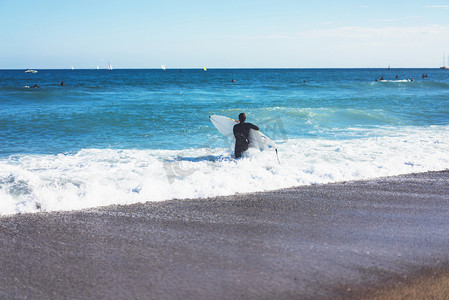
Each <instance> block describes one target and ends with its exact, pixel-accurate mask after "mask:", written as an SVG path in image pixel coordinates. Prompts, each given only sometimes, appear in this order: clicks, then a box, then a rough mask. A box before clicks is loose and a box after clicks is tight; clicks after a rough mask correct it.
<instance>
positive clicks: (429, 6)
mask: <svg viewBox="0 0 449 300" xmlns="http://www.w3.org/2000/svg"><path fill="white" fill-rule="evenodd" d="M425 7H426V8H442V9H449V5H427V6H425Z"/></svg>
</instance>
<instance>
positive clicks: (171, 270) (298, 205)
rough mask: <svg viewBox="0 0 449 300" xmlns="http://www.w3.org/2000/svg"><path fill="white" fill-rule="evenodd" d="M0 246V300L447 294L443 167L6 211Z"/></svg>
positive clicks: (448, 181) (448, 199)
mask: <svg viewBox="0 0 449 300" xmlns="http://www.w3.org/2000/svg"><path fill="white" fill-rule="evenodd" d="M0 245H1V247H0V299H5V298H6V299H8V298H12V299H16V298H31V299H36V298H40V299H48V298H51V299H62V298H70V299H97V298H103V299H326V298H332V299H338V298H354V299H360V298H363V297H367V298H369V297H371V298H376V297H377V298H376V299H385V298H392V297H391V296H392V295H395V296H394V298H400V297H402V296H401V295H404V293H405V292H404V291H399V292H398V291H396V292H398V293H399V295H397V294H394V292H395V291H394V289H395V288H398V287H399V288H402V287H405V288H407V287H415V286H418V285H419V283H420V282H425V283H424V284H423V286H429V285H430V284H434V285H436V287H435V288H431V290H432V291H434V292H436V293H437V295H439V294H438V293H442V294H441V295H446V296H447V294H445V293H447V291H448V290H449V287H448V283H449V264H448V263H449V171H443V172H429V173H423V174H412V175H405V176H398V177H390V178H382V179H377V180H370V181H362V182H346V183H337V184H327V185H313V186H306V187H298V188H292V189H284V190H278V191H273V192H265V193H254V194H241V195H235V196H229V197H216V198H208V199H196V200H173V201H165V202H157V203H154V202H153V203H151V202H150V203H145V204H137V205H130V206H110V207H104V208H96V209H89V210H84V211H76V212H56V213H38V214H26V215H16V216H6V217H0ZM445 288H446V292H445V290H444V289H445ZM435 289H437V290H435ZM438 289H441V290H438ZM421 290H422V288H421ZM432 291H430V292H432ZM382 293H383V294H382ZM388 295H390V297H388ZM424 295H428V292H426V291H424ZM437 297H438V296H437Z"/></svg>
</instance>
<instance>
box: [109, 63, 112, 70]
mask: <svg viewBox="0 0 449 300" xmlns="http://www.w3.org/2000/svg"><path fill="white" fill-rule="evenodd" d="M108 70H112V65H111V64H110V63H109V62H108Z"/></svg>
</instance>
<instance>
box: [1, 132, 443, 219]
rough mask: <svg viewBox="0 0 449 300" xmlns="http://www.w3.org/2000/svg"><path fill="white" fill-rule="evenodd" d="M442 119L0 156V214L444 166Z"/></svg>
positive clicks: (219, 192) (261, 188) (210, 193)
mask: <svg viewBox="0 0 449 300" xmlns="http://www.w3.org/2000/svg"><path fill="white" fill-rule="evenodd" d="M448 141H449V126H431V127H427V128H406V129H402V130H398V129H393V128H391V129H385V128H383V129H379V135H378V137H371V138H361V139H346V140H319V139H296V140H289V141H287V142H285V143H282V144H280V145H279V159H280V164H279V163H278V161H277V159H276V155H275V153H274V152H259V151H257V150H254V149H251V150H250V151H248V153H247V155H246V157H245V158H243V159H241V160H238V161H236V160H234V159H232V158H231V154H232V150H231V149H223V148H221V149H208V148H202V149H186V150H183V151H172V150H171V151H169V150H110V149H107V150H100V149H84V150H81V151H79V152H78V153H76V154H59V155H19V156H11V157H9V158H6V159H1V160H0V215H8V214H16V213H24V212H37V211H56V210H75V209H82V208H89V207H96V206H102V205H109V204H130V203H136V202H146V201H162V200H167V199H174V198H178V199H182V198H202V197H208V196H217V195H231V194H234V193H246V192H255V191H265V190H273V189H278V188H285V187H292V186H298V185H308V184H314V183H327V182H338V181H347V180H358V179H369V178H375V177H381V176H390V175H398V174H406V173H412V172H425V171H431V170H435V171H436V170H444V169H448V168H449V143H448Z"/></svg>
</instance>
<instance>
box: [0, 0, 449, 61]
mask: <svg viewBox="0 0 449 300" xmlns="http://www.w3.org/2000/svg"><path fill="white" fill-rule="evenodd" d="M443 53H446V55H449V1H448V0H446V1H441V0H431V1H428V0H426V1H424V0H423V1H414V0H410V1H402V0H401V1H394V0H389V1H384V0H378V1H365V0H358V1H352V0H350V1H330V0H329V1H321V0H316V1H312V0H309V1H302V0H297V1H287V0H277V1H265V0H259V1H245V0H237V1H234V0H225V1H214V0H209V1H199V0H189V1H177V0H165V1H162V0H161V1H137V0H127V1H113V0H108V1H102V0H90V1H85V0H77V1H46V0H39V1H37V0H30V1H25V0H0V69H9V68H37V69H39V68H63V69H64V68H70V67H71V66H74V67H75V68H80V69H81V68H91V67H94V66H97V65H99V66H100V68H106V66H107V63H108V61H110V62H111V64H112V65H113V66H114V67H115V68H160V65H161V64H164V65H166V66H167V68H199V67H203V66H206V67H208V68H221V67H224V68H233V67H237V68H263V67H267V68H276V67H278V68H326V67H337V68H342V67H361V68H363V67H386V66H388V65H389V64H390V65H391V66H392V67H438V66H440V65H441V64H442V60H443V59H442V56H443Z"/></svg>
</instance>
